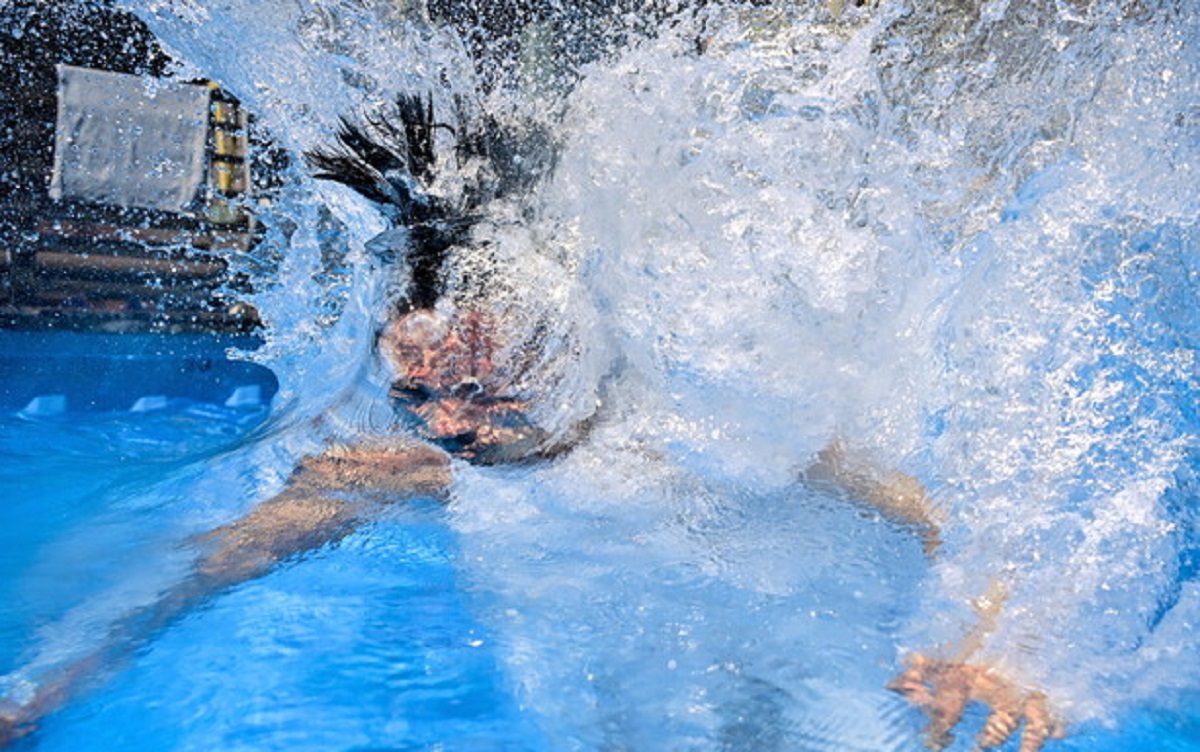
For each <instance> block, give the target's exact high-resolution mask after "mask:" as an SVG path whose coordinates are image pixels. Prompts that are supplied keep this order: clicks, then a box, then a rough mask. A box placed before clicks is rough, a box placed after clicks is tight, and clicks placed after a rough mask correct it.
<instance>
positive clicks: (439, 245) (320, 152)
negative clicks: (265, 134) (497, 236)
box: [305, 94, 555, 314]
mask: <svg viewBox="0 0 1200 752" xmlns="http://www.w3.org/2000/svg"><path fill="white" fill-rule="evenodd" d="M454 104H455V106H454V109H455V110H456V112H455V113H454V114H455V123H454V125H450V124H447V123H442V122H439V121H438V120H436V119H435V118H434V109H433V97H432V96H431V95H428V94H427V95H425V96H424V97H422V96H419V95H414V94H403V95H401V96H399V97H397V98H396V100H395V102H394V103H393V104H392V105H391V107H390V108H389V109H388V110H386V111H383V112H377V113H374V114H373V115H371V116H369V117H367V118H365V119H364V120H363V121H362V123H361V124H359V123H355V122H353V121H351V120H350V119H347V118H342V119H341V121H340V126H339V128H338V130H337V133H336V134H335V138H336V141H337V143H336V144H335V145H334V146H331V147H326V148H317V149H313V150H311V151H309V152H308V153H307V154H306V155H305V157H306V159H307V161H308V164H309V166H310V167H311V168H312V170H313V176H314V177H316V178H318V179H323V180H333V181H336V182H339V183H342V184H343V185H346V186H348V187H350V188H352V189H354V190H355V191H356V192H358V193H359V194H360V195H362V196H364V197H366V198H367V199H369V200H371V201H373V202H375V203H376V204H378V205H379V206H380V207H381V208H382V209H383V210H384V211H385V213H386V214H387V215H388V217H389V219H390V220H391V222H392V223H393V225H395V226H398V227H403V228H405V229H406V230H407V233H406V244H407V248H405V249H403V257H404V259H405V261H406V263H407V264H408V266H409V271H410V275H409V278H410V282H409V287H408V289H407V290H406V291H405V292H404V294H403V295H402V296H401V299H400V301H399V302H398V303H397V311H396V312H397V313H401V314H402V313H405V312H407V311H409V310H415V309H418V308H431V307H433V305H434V304H435V303H436V302H437V300H438V299H439V298H440V297H441V296H442V295H443V293H444V292H445V287H446V274H445V266H446V263H447V261H448V258H449V256H450V254H451V251H452V249H453V248H454V247H455V246H460V245H462V244H464V243H466V242H468V240H469V237H470V234H471V229H472V228H473V227H474V226H475V225H476V224H477V223H478V222H479V221H480V220H481V219H482V217H483V215H484V208H485V207H486V205H487V204H488V203H489V202H491V201H494V200H496V199H499V198H502V197H506V196H509V195H514V194H520V193H528V192H529V191H530V189H532V187H533V186H534V184H536V183H537V182H538V181H539V180H541V179H542V177H544V176H545V174H547V173H548V172H549V171H550V169H551V168H552V166H553V161H554V153H555V149H554V145H553V143H552V140H551V138H550V137H549V132H548V131H547V130H546V129H545V128H542V127H539V126H535V125H533V124H529V123H522V124H520V125H516V126H514V125H501V123H500V122H499V120H498V119H496V118H495V117H492V116H490V115H484V116H482V117H478V116H477V117H471V116H470V115H469V114H468V109H469V108H468V106H467V102H466V101H465V100H464V99H462V98H456V99H455V100H454ZM438 132H444V133H446V134H449V135H450V136H451V137H452V138H453V139H454V157H455V159H456V161H457V163H458V164H457V165H454V167H453V168H458V167H461V166H462V165H465V164H467V163H468V162H470V161H472V160H482V162H483V164H482V169H480V170H478V171H477V172H476V173H474V174H475V177H473V179H472V180H471V181H469V182H468V184H467V185H466V186H465V188H464V190H463V191H462V192H461V194H460V195H458V196H455V197H451V198H446V197H442V196H438V195H434V194H433V193H431V191H430V188H431V186H432V184H433V182H434V181H435V180H436V178H437V174H438V170H439V169H444V167H442V166H440V165H439V164H438V154H437V150H436V145H435V137H436V134H437V133H438ZM392 250H398V249H392Z"/></svg>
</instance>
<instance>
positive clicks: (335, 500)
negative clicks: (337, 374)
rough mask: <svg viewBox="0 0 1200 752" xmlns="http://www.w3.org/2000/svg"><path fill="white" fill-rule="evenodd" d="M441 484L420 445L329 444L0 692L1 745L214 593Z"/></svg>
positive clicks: (445, 465)
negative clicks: (83, 647) (47, 666)
mask: <svg viewBox="0 0 1200 752" xmlns="http://www.w3.org/2000/svg"><path fill="white" fill-rule="evenodd" d="M449 483H450V468H449V458H448V457H447V456H446V454H445V453H443V452H440V451H438V450H436V449H433V448H431V447H428V446H424V445H408V446H401V447H371V446H365V447H353V448H344V447H337V448H333V449H331V450H329V451H327V452H325V453H324V454H322V455H320V456H318V457H313V458H310V459H307V460H305V461H304V462H302V463H301V464H300V466H299V467H298V468H297V469H296V470H295V471H294V472H293V473H292V476H291V478H289V480H288V483H287V486H286V487H285V488H284V490H283V491H282V492H280V493H279V495H277V496H275V497H274V498H272V499H270V500H268V501H266V502H263V503H262V504H260V505H258V506H257V507H256V508H255V509H254V510H252V511H251V512H250V513H249V514H247V515H246V516H245V517H242V518H241V519H239V520H236V521H234V522H232V523H230V524H228V525H223V526H221V527H219V528H216V529H215V530H212V531H211V532H208V533H205V534H204V535H202V536H200V537H199V538H197V539H195V540H194V543H195V544H196V545H198V547H199V548H200V550H201V551H202V553H201V555H200V556H199V558H198V559H197V560H196V562H195V564H194V566H193V568H192V571H191V573H190V574H189V575H188V576H187V577H186V578H185V579H184V580H182V581H181V582H179V583H178V584H177V585H175V586H174V587H172V588H171V589H169V590H167V591H166V592H164V593H163V594H162V595H161V597H159V599H158V600H157V601H155V602H154V603H152V604H150V605H148V606H145V607H142V608H138V609H135V610H133V611H131V612H130V613H128V614H126V615H125V616H124V617H122V618H121V619H119V620H118V621H117V622H115V623H114V624H113V625H112V627H111V628H110V629H109V630H108V632H107V634H106V635H105V636H104V637H103V638H102V639H101V640H100V645H99V647H98V649H97V650H95V651H93V652H92V653H90V654H88V655H87V656H86V657H84V658H83V659H81V660H77V661H74V662H72V663H70V664H67V665H64V666H62V667H60V668H57V669H54V670H51V671H49V672H46V673H44V674H43V675H40V676H37V677H35V678H33V679H30V681H31V682H34V683H33V684H29V683H26V685H25V687H24V689H23V691H22V692H21V693H20V696H9V697H0V746H4V745H6V744H7V743H8V742H10V741H11V740H13V739H15V738H17V737H19V736H22V735H24V734H27V733H29V732H30V731H32V730H33V729H34V728H35V725H36V723H37V721H38V719H39V718H41V717H43V716H45V715H46V714H48V713H50V712H53V711H54V710H55V709H57V708H58V707H60V706H61V705H62V704H63V703H64V702H66V701H67V700H68V699H69V698H70V696H71V695H73V694H75V693H76V692H78V691H79V690H80V689H82V688H83V687H84V686H86V685H87V684H90V683H93V682H95V681H96V680H97V679H98V678H100V677H101V676H102V674H103V673H104V672H105V670H106V669H107V668H108V667H109V666H111V664H113V663H114V662H116V661H118V660H120V659H121V658H123V657H125V656H127V655H128V654H129V653H131V652H132V651H133V650H134V649H136V648H137V647H138V646H139V645H140V644H142V643H144V642H145V641H146V640H148V639H150V638H151V637H153V636H154V634H156V633H157V632H158V631H159V630H161V629H163V628H165V627H166V626H168V625H170V624H171V623H172V622H173V621H175V620H176V619H178V618H179V617H181V616H183V615H184V614H186V613H188V612H189V611H191V610H192V609H194V608H196V607H197V606H198V605H200V604H202V603H203V602H204V601H206V600H208V599H209V598H211V597H213V596H214V595H216V594H218V593H220V592H222V591H223V590H226V589H228V588H231V587H233V586H235V585H238V584H240V583H242V582H246V581H248V580H252V579H255V578H257V577H261V576H263V575H265V574H267V573H268V572H270V571H271V569H272V568H274V566H275V565H276V564H278V563H279V562H281V561H283V560H285V559H288V558H291V557H293V556H296V555H298V554H303V553H305V552H308V551H313V550H316V549H319V548H321V547H323V546H325V545H328V544H330V543H334V542H336V541H338V540H341V539H342V538H344V537H345V536H347V535H349V534H350V533H351V532H353V531H354V530H355V529H357V527H358V526H359V525H361V524H362V523H363V522H364V521H365V520H366V519H367V517H368V515H369V514H370V513H371V512H372V511H373V510H377V509H378V508H380V507H381V506H383V505H386V504H390V503H395V502H397V501H404V500H407V499H413V498H418V497H440V496H441V495H442V494H443V493H444V492H445V489H446V488H447V486H448V485H449ZM14 694H15V693H14Z"/></svg>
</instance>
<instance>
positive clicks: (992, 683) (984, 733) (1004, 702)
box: [805, 440, 1062, 752]
mask: <svg viewBox="0 0 1200 752" xmlns="http://www.w3.org/2000/svg"><path fill="white" fill-rule="evenodd" d="M805 479H806V480H807V481H808V482H810V483H815V484H817V485H830V486H835V487H837V488H839V489H842V490H843V491H844V492H845V493H847V494H849V495H850V497H852V498H853V499H854V500H855V501H858V502H862V503H865V504H869V505H870V506H872V507H874V508H876V509H878V510H879V512H880V513H881V514H882V515H883V516H884V517H886V518H888V519H890V520H892V521H893V522H896V523H897V524H900V525H904V526H906V527H910V528H912V529H913V530H914V531H916V532H917V533H918V534H919V535H920V536H921V540H922V542H923V543H924V548H925V553H926V555H928V556H932V555H933V554H934V553H936V552H937V549H938V547H939V546H940V545H941V528H942V526H943V524H944V519H943V515H942V513H941V511H940V510H939V509H937V507H936V506H935V505H934V504H933V502H932V501H931V499H930V498H929V495H928V494H927V493H926V491H925V489H924V488H923V487H922V485H921V483H920V481H918V480H917V479H916V478H913V477H912V476H910V475H905V474H904V473H900V472H896V471H885V470H881V469H880V468H878V467H877V466H875V465H874V464H872V463H871V462H870V460H869V459H868V458H867V457H866V456H865V455H864V454H859V453H856V452H854V451H853V450H851V449H849V448H848V447H846V446H845V445H844V444H843V443H842V442H841V441H838V440H835V441H833V442H831V443H830V444H829V446H827V447H825V449H823V450H821V452H820V453H819V454H818V455H817V458H816V461H815V462H814V463H813V464H812V465H811V466H810V467H809V468H808V470H807V471H806V472H805ZM1007 597H1008V594H1007V590H1006V588H1005V586H1004V583H1003V581H1002V580H995V581H994V582H993V584H992V587H991V588H990V590H989V592H988V593H986V594H985V595H983V596H982V597H980V598H979V599H978V600H976V601H975V602H974V603H973V604H972V606H973V607H974V610H975V613H976V615H977V616H978V619H979V621H978V622H977V623H976V625H975V627H974V628H973V629H972V630H971V631H970V632H969V633H968V634H967V635H966V636H965V637H964V638H963V640H962V642H961V643H960V644H959V645H958V646H957V648H956V649H954V650H952V651H951V652H950V653H949V655H947V656H946V657H931V656H928V655H923V654H914V655H912V656H911V657H910V658H909V660H908V662H907V667H906V668H905V670H904V671H903V672H902V673H901V674H900V675H899V676H898V677H896V678H895V679H894V680H893V681H892V682H891V683H890V684H889V685H888V688H889V689H891V690H893V691H895V692H898V693H899V694H901V695H903V696H904V697H905V698H907V699H908V700H909V701H910V702H911V703H912V704H914V705H916V706H917V707H919V708H920V709H921V710H922V711H923V712H924V713H925V714H926V715H927V716H928V717H929V724H928V726H926V728H925V746H926V747H928V748H929V749H931V750H941V749H944V748H945V747H947V746H949V745H950V743H951V742H952V741H953V739H954V735H953V731H954V729H955V727H956V726H958V723H959V721H960V720H961V719H962V717H963V713H964V711H965V710H966V707H967V705H968V704H969V703H971V702H980V703H983V704H984V705H987V706H988V707H990V708H991V712H990V714H989V715H988V719H987V721H986V722H985V723H984V727H983V729H982V730H981V731H980V733H979V738H978V740H977V743H978V747H977V749H980V750H989V749H994V748H996V747H999V746H1000V745H1002V744H1004V742H1005V741H1007V740H1008V738H1009V737H1011V736H1012V735H1013V734H1014V733H1016V731H1017V729H1018V728H1021V727H1022V724H1023V725H1024V728H1023V730H1022V732H1021V746H1020V750H1021V752H1038V750H1041V749H1042V747H1043V746H1044V745H1045V743H1046V742H1047V741H1048V740H1049V739H1052V738H1056V737H1058V736H1061V735H1062V727H1061V726H1060V725H1059V724H1058V723H1057V722H1056V721H1055V719H1054V718H1053V716H1052V714H1051V712H1050V709H1049V705H1048V702H1047V698H1046V695H1045V694H1043V693H1042V692H1040V691H1038V690H1036V689H1029V688H1026V687H1022V686H1020V685H1019V684H1018V683H1016V682H1014V681H1013V680H1011V679H1010V678H1009V677H1007V676H1005V675H1004V674H1003V673H1002V672H1001V671H999V670H998V669H997V668H995V667H994V666H991V665H989V664H987V663H985V662H980V661H979V660H978V658H977V654H978V653H979V651H980V649H981V648H982V647H983V645H984V643H985V642H986V641H987V639H988V637H989V636H991V634H992V633H993V632H995V630H996V626H997V623H998V622H999V620H1000V618H1001V615H1002V614H1003V611H1004V604H1005V601H1006V600H1007Z"/></svg>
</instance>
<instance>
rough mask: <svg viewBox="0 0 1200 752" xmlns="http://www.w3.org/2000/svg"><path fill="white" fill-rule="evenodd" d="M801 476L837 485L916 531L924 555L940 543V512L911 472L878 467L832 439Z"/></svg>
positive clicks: (854, 497) (817, 481)
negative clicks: (906, 472) (923, 549)
mask: <svg viewBox="0 0 1200 752" xmlns="http://www.w3.org/2000/svg"><path fill="white" fill-rule="evenodd" d="M804 477H805V480H806V481H808V482H809V483H813V484H816V485H829V486H834V487H836V488H838V489H841V490H843V491H845V492H846V493H848V494H849V495H850V496H851V497H853V499H854V500H855V501H859V502H862V503H865V504H868V505H870V506H872V507H874V508H875V509H876V510H878V511H879V512H880V514H882V515H883V516H884V517H885V518H886V519H888V520H891V521H892V522H895V523H897V524H899V525H903V526H904V527H908V528H911V529H912V530H914V531H916V532H917V533H918V534H919V535H920V536H921V541H922V543H923V544H924V547H925V553H926V554H927V555H932V554H933V553H934V552H936V551H937V549H938V546H940V545H941V529H942V515H941V513H940V511H939V510H938V509H937V508H936V507H935V506H934V504H933V501H932V500H931V499H930V498H929V495H928V494H927V493H926V492H925V488H924V487H923V486H922V485H921V482H920V481H919V480H917V479H916V478H914V477H912V476H911V475H906V474H904V473H902V472H899V471H895V470H890V471H887V470H882V469H880V468H879V467H878V466H877V465H875V464H874V463H872V462H871V461H870V460H869V459H868V458H867V457H866V456H865V455H864V454H860V453H856V452H854V451H852V450H850V449H849V448H847V447H846V445H845V444H843V443H842V442H841V441H839V440H834V441H832V442H830V444H829V445H828V446H827V447H825V448H824V449H822V450H821V451H820V452H819V453H818V454H817V458H816V461H814V462H813V464H812V465H810V466H809V468H808V470H806V471H805V473H804Z"/></svg>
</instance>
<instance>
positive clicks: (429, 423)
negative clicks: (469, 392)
mask: <svg viewBox="0 0 1200 752" xmlns="http://www.w3.org/2000/svg"><path fill="white" fill-rule="evenodd" d="M412 412H413V414H415V415H416V416H417V417H418V418H420V419H421V421H422V422H423V423H424V424H425V426H426V427H427V428H428V429H429V431H430V432H431V433H432V434H434V435H435V436H457V435H458V434H461V433H467V432H468V431H473V430H475V429H476V427H477V425H478V419H479V415H478V414H477V412H478V411H477V410H473V409H471V406H470V405H463V404H456V403H453V402H448V401H445V400H442V401H437V402H426V403H425V404H423V405H421V406H419V407H417V408H415V409H414V410H413V411H412Z"/></svg>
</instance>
